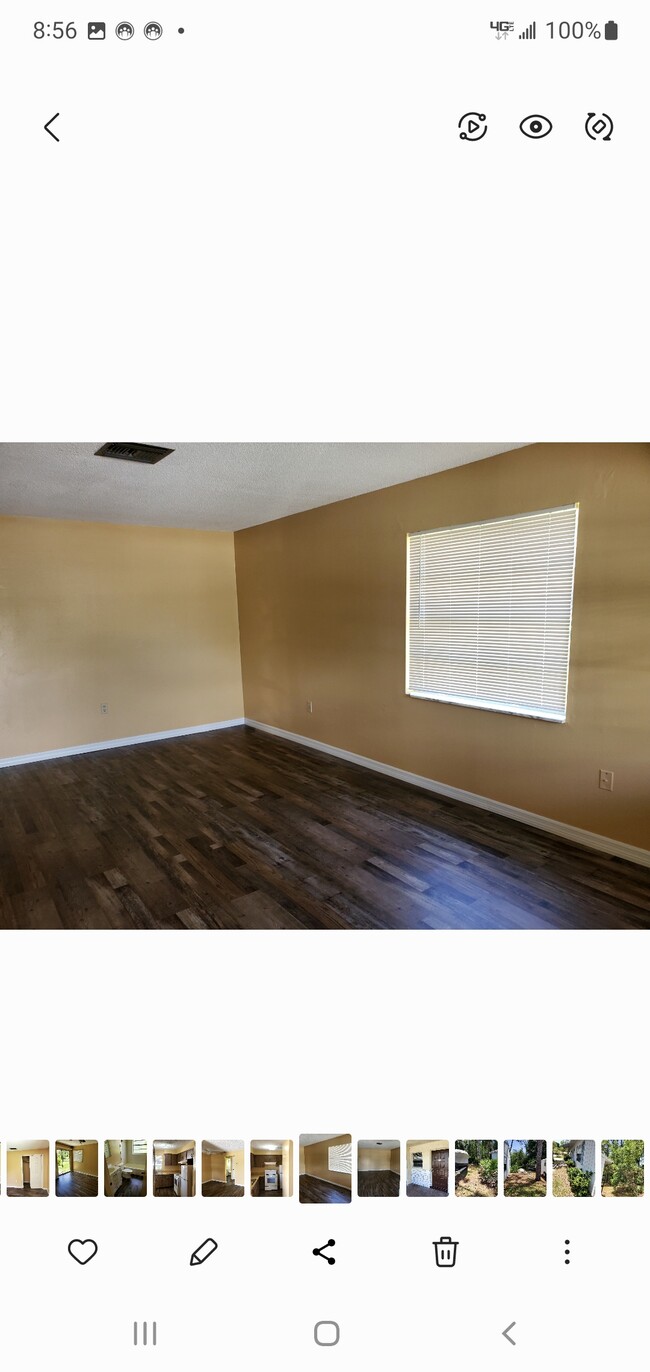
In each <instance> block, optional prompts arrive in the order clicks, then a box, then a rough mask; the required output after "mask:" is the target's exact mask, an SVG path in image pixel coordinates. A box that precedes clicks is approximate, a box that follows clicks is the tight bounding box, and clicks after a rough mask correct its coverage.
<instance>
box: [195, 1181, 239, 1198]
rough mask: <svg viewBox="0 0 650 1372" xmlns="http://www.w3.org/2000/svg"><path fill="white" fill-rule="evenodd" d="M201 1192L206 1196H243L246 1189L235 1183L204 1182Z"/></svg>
mask: <svg viewBox="0 0 650 1372" xmlns="http://www.w3.org/2000/svg"><path fill="white" fill-rule="evenodd" d="M201 1192H202V1194H203V1195H204V1196H243V1194H244V1188H243V1186H235V1183H234V1182H233V1181H204V1182H203V1185H202V1187H201Z"/></svg>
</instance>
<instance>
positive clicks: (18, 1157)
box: [7, 1139, 50, 1199]
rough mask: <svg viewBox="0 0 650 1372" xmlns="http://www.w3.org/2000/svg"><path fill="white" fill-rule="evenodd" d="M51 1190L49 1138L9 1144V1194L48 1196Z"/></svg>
mask: <svg viewBox="0 0 650 1372" xmlns="http://www.w3.org/2000/svg"><path fill="white" fill-rule="evenodd" d="M49 1191H50V1145H49V1143H48V1141H47V1139H22V1140H19V1141H18V1142H16V1143H14V1142H13V1141H12V1142H10V1143H8V1144H7V1195H8V1196H21V1197H23V1199H26V1198H28V1197H30V1196H47V1195H49Z"/></svg>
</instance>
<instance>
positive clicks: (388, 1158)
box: [357, 1148, 399, 1173]
mask: <svg viewBox="0 0 650 1372" xmlns="http://www.w3.org/2000/svg"><path fill="white" fill-rule="evenodd" d="M357 1167H358V1170H359V1171H360V1172H398V1173H399V1148H360V1149H359V1155H358V1159H357Z"/></svg>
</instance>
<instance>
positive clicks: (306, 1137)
mask: <svg viewBox="0 0 650 1372" xmlns="http://www.w3.org/2000/svg"><path fill="white" fill-rule="evenodd" d="M349 1137H350V1135H349V1134H301V1135H300V1142H301V1144H303V1145H304V1147H305V1148H309V1146H310V1144H312V1143H327V1140H328V1139H340V1138H349Z"/></svg>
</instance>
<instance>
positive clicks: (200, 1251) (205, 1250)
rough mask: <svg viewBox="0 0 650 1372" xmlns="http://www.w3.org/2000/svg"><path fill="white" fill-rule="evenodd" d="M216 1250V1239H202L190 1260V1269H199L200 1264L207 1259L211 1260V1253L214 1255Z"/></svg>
mask: <svg viewBox="0 0 650 1372" xmlns="http://www.w3.org/2000/svg"><path fill="white" fill-rule="evenodd" d="M217 1248H218V1244H217V1240H216V1239H204V1241H203V1243H202V1244H200V1245H199V1247H198V1248H195V1249H194V1252H193V1254H192V1256H191V1258H190V1267H200V1266H201V1263H202V1262H207V1259H208V1258H211V1257H212V1254H213V1253H216V1251H217Z"/></svg>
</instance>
